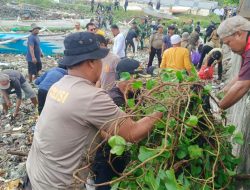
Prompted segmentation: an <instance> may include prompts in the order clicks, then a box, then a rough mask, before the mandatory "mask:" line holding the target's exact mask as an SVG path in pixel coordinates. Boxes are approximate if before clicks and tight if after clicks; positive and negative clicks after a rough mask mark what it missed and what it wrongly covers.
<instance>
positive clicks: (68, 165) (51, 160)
mask: <svg viewBox="0 0 250 190" xmlns="http://www.w3.org/2000/svg"><path fill="white" fill-rule="evenodd" d="M123 115H125V113H124V112H123V111H121V109H120V108H119V107H117V106H116V105H115V104H114V102H113V101H112V99H111V98H110V97H109V95H108V94H107V92H106V91H104V90H103V89H100V88H96V87H95V86H94V85H93V84H92V83H91V82H90V81H88V80H85V79H83V78H79V77H74V76H70V75H68V76H64V77H63V78H62V79H61V80H60V81H59V82H57V83H55V84H54V85H53V86H52V87H51V88H50V90H49V92H48V96H47V98H46V102H45V106H44V109H43V112H42V114H41V115H40V117H39V120H38V123H37V125H36V129H35V133H34V139H33V144H32V147H31V151H30V153H29V156H28V160H27V165H26V167H27V172H28V176H29V178H30V181H31V184H32V188H33V189H36V190H44V189H50V190H54V189H70V188H68V186H69V185H70V184H71V183H72V175H73V172H74V171H75V170H76V169H78V168H79V167H80V166H81V165H82V164H83V163H84V159H82V156H83V158H84V157H85V156H86V154H87V152H88V150H94V148H95V147H96V146H97V143H98V142H97V141H95V140H94V139H96V135H97V132H98V130H99V129H100V128H101V127H102V128H103V129H106V128H108V127H110V126H111V125H113V122H110V121H112V120H113V121H114V120H116V121H117V118H119V117H121V116H123ZM97 137H98V136H97ZM92 142H94V143H92ZM91 145H92V146H91ZM34 166H35V167H34ZM85 173H86V172H85Z"/></svg>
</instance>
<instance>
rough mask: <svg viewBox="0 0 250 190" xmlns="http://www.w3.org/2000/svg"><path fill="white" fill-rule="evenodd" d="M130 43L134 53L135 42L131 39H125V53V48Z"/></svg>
mask: <svg viewBox="0 0 250 190" xmlns="http://www.w3.org/2000/svg"><path fill="white" fill-rule="evenodd" d="M129 45H131V46H132V48H133V53H135V44H134V41H133V40H126V48H125V53H126V55H127V49H128V46H129Z"/></svg>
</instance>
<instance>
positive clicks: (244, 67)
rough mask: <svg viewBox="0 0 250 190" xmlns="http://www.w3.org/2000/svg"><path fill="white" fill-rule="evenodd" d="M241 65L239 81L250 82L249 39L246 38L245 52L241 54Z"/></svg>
mask: <svg viewBox="0 0 250 190" xmlns="http://www.w3.org/2000/svg"><path fill="white" fill-rule="evenodd" d="M242 59H243V60H242V63H241V67H240V72H239V75H238V76H239V80H240V81H244V80H250V37H248V41H247V45H246V48H245V52H244V53H243V54H242Z"/></svg>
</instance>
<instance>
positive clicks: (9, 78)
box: [0, 69, 37, 117]
mask: <svg viewBox="0 0 250 190" xmlns="http://www.w3.org/2000/svg"><path fill="white" fill-rule="evenodd" d="M0 90H1V94H2V97H1V98H0V102H1V103H2V106H3V111H4V113H5V114H7V112H8V109H9V108H10V107H11V105H12V104H11V101H10V98H9V95H10V94H13V93H15V94H16V96H17V101H16V110H15V112H14V114H13V116H14V117H16V116H17V114H18V113H19V109H20V105H21V102H22V98H23V97H22V90H23V91H24V93H25V97H26V98H30V100H31V101H32V103H33V104H34V105H35V106H36V105H37V98H36V94H35V92H34V90H33V89H32V88H31V85H30V84H29V83H28V82H27V81H26V80H25V78H24V76H23V75H22V74H21V73H20V72H19V71H16V70H12V69H8V70H4V71H2V72H0ZM13 90H14V91H13Z"/></svg>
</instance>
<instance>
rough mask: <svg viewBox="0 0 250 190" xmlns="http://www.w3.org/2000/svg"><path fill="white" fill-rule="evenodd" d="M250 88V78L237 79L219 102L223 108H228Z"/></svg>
mask: <svg viewBox="0 0 250 190" xmlns="http://www.w3.org/2000/svg"><path fill="white" fill-rule="evenodd" d="M249 89H250V80H245V81H236V82H235V83H234V85H233V86H232V87H231V88H230V89H229V90H228V92H227V93H226V95H225V97H224V98H223V99H222V100H221V101H220V102H219V106H220V108H221V109H227V108H229V107H231V106H232V105H234V104H235V103H236V102H238V101H239V100H240V99H241V98H242V97H243V96H244V95H245V94H246V93H247V92H248V90H249Z"/></svg>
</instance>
